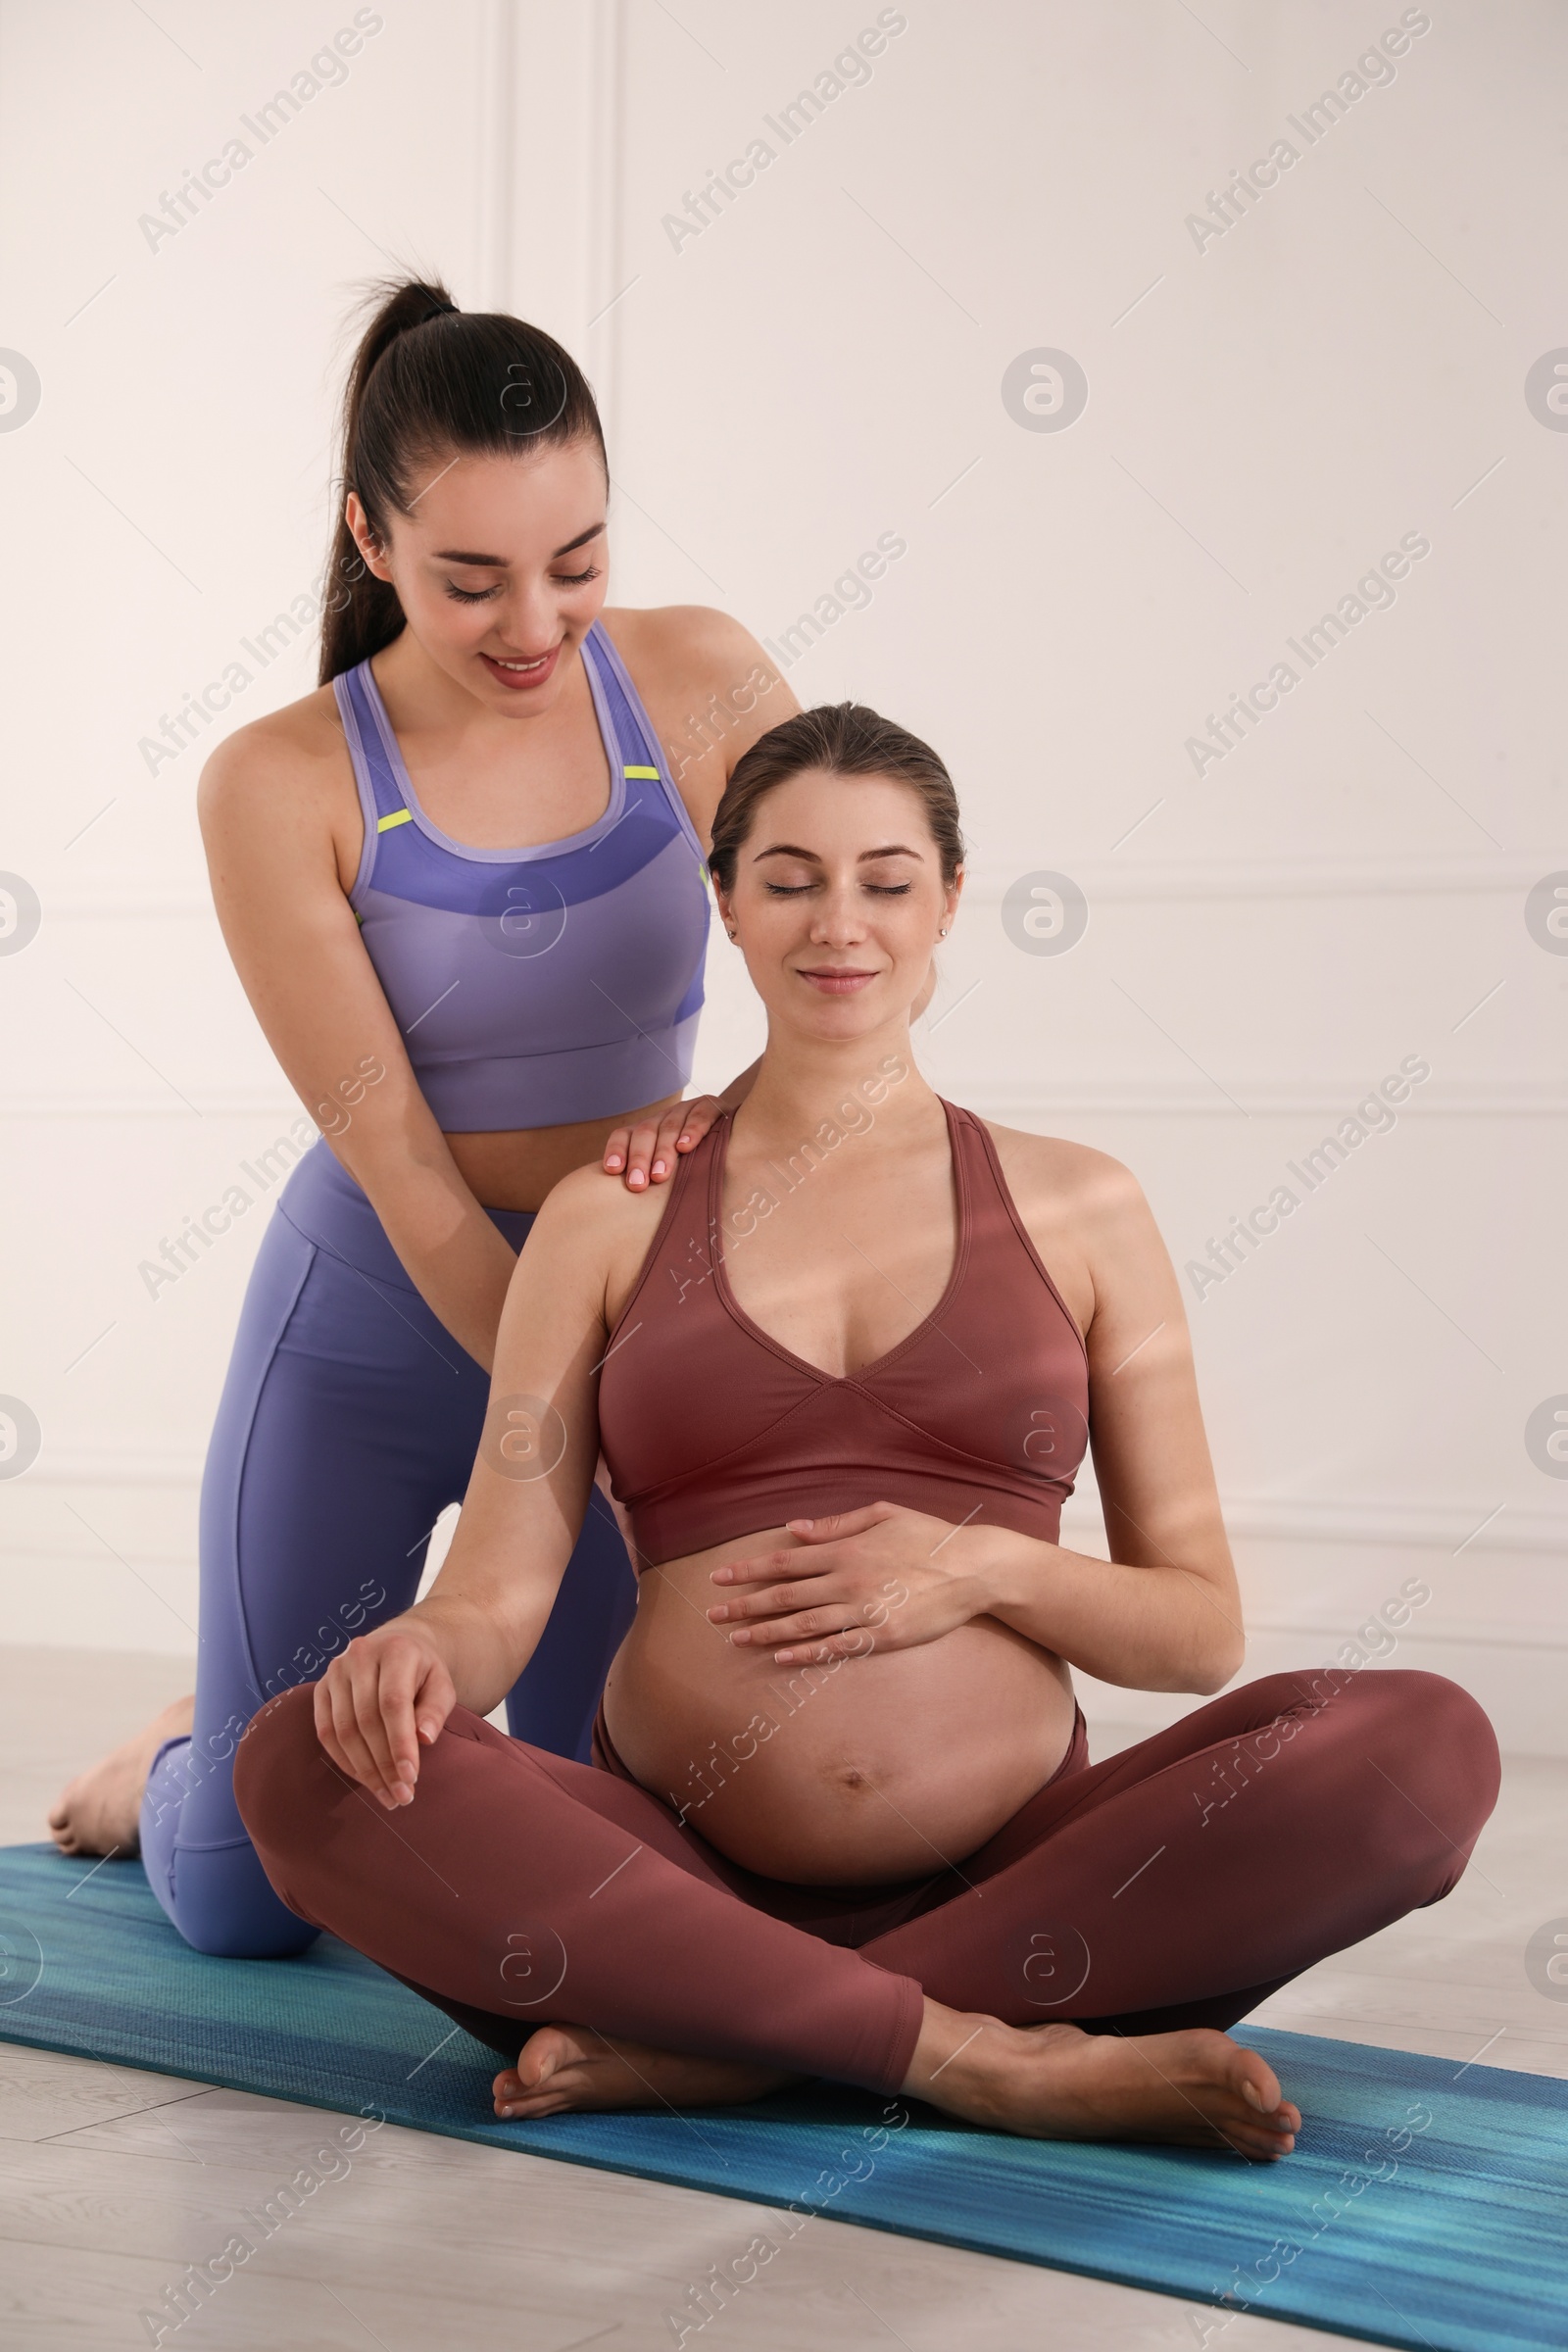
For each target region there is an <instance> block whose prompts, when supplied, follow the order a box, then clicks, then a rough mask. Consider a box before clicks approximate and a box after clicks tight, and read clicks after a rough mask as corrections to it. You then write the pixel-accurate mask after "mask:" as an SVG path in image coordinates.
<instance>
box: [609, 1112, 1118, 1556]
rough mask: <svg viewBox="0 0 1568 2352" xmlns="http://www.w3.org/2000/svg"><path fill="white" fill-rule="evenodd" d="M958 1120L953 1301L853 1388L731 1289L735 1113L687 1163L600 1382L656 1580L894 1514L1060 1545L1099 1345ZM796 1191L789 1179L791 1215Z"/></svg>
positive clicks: (985, 1140)
mask: <svg viewBox="0 0 1568 2352" xmlns="http://www.w3.org/2000/svg"><path fill="white" fill-rule="evenodd" d="M943 1108H944V1110H945V1111H946V1112H947V1116H948V1134H949V1138H950V1141H951V1143H952V1148H953V1170H954V1177H955V1181H956V1191H957V1250H956V1255H955V1258H954V1264H953V1272H952V1274H951V1276H950V1277H949V1280H948V1287H947V1289H946V1290H945V1291H944V1293H943V1295H942V1297H941V1299H939V1300H938V1301H937V1303H936V1305H935V1306H934V1307H933V1308H932V1310H931V1312H930V1314H928V1315H927V1316H926V1317H925V1319H924V1321H923V1322H921V1323H918V1324H917V1325H916V1326H915V1328H914V1330H913V1331H911V1332H910V1333H909V1335H908V1337H907V1339H904V1340H901V1341H900V1342H899V1344H898V1346H897V1347H896V1348H890V1349H889V1350H888V1352H887V1354H886V1355H883V1356H879V1357H878V1358H877V1360H876V1362H875V1363H871V1364H865V1365H862V1366H861V1368H860V1369H859V1370H858V1371H857V1372H851V1373H847V1374H845V1375H844V1376H843V1378H835V1377H834V1376H833V1375H832V1374H830V1373H826V1372H822V1371H819V1370H818V1369H817V1368H816V1367H815V1366H814V1365H812V1364H809V1363H807V1362H806V1361H805V1360H804V1359H803V1358H802V1357H800V1356H798V1355H794V1354H792V1353H791V1351H790V1350H789V1348H785V1347H783V1346H781V1344H780V1343H779V1342H778V1341H777V1340H773V1339H769V1337H768V1335H767V1333H766V1332H765V1331H762V1330H761V1329H760V1327H759V1326H758V1325H757V1324H756V1323H754V1322H753V1321H752V1319H751V1317H750V1316H749V1315H748V1314H747V1313H746V1311H745V1309H744V1308H743V1307H742V1306H741V1305H740V1304H739V1302H738V1300H737V1299H736V1298H735V1295H734V1293H733V1292H732V1291H731V1289H730V1286H729V1280H728V1277H727V1275H726V1273H725V1270H724V1249H723V1248H722V1247H721V1246H720V1244H721V1238H725V1239H727V1247H728V1249H729V1250H738V1249H742V1248H744V1246H745V1242H744V1233H743V1231H742V1229H741V1228H740V1226H739V1224H738V1221H737V1214H738V1212H733V1211H732V1214H731V1219H730V1229H729V1233H728V1235H727V1237H721V1231H720V1220H721V1216H722V1211H723V1181H724V1153H725V1149H726V1145H727V1142H728V1138H729V1129H730V1118H729V1114H728V1113H726V1114H725V1115H724V1116H723V1117H722V1118H720V1119H718V1120H716V1121H715V1122H714V1124H713V1126H712V1127H711V1129H710V1130H709V1132H708V1134H707V1135H706V1136H705V1137H704V1138H703V1141H702V1142H701V1143H700V1144H699V1145H698V1147H697V1149H696V1151H695V1152H689V1153H687V1154H685V1155H684V1156H683V1157H682V1159H681V1161H680V1164H679V1167H678V1169H677V1171H676V1174H675V1177H674V1180H673V1182H672V1184H671V1186H670V1198H669V1203H668V1206H667V1207H666V1208H665V1210H664V1214H663V1218H662V1222H661V1224H660V1228H659V1231H658V1233H657V1234H656V1236H655V1237H654V1244H653V1247H652V1249H651V1250H649V1252H648V1257H647V1260H646V1262H645V1263H644V1266H643V1270H642V1272H641V1274H640V1275H639V1276H638V1279H637V1286H636V1288H635V1290H634V1291H633V1292H632V1295H631V1297H630V1299H628V1300H627V1302H626V1305H625V1308H624V1310H623V1311H622V1313H621V1316H620V1318H619V1321H618V1322H617V1323H616V1325H615V1328H614V1330H613V1333H612V1334H611V1343H610V1349H609V1353H608V1355H607V1357H606V1360H605V1367H604V1371H603V1373H602V1374H601V1376H600V1386H599V1429H600V1443H601V1444H602V1446H603V1447H604V1453H605V1459H606V1461H607V1462H608V1463H609V1465H610V1472H611V1480H612V1485H613V1492H614V1494H615V1496H616V1498H617V1500H619V1501H620V1502H622V1503H623V1504H624V1505H625V1507H626V1509H627V1511H628V1513H629V1514H630V1518H631V1523H632V1530H633V1534H634V1537H635V1539H636V1544H637V1548H638V1553H639V1559H638V1566H639V1568H642V1567H645V1566H648V1565H657V1564H658V1563H659V1562H660V1561H662V1560H670V1559H677V1558H679V1557H681V1556H682V1555H684V1554H685V1553H688V1552H694V1551H702V1550H705V1549H706V1548H707V1547H708V1546H709V1545H710V1544H721V1543H724V1542H726V1541H727V1540H728V1539H729V1538H731V1537H734V1536H745V1535H754V1534H756V1533H757V1532H758V1531H759V1530H760V1529H762V1528H767V1527H780V1526H782V1525H783V1524H784V1523H785V1521H786V1520H789V1519H799V1518H815V1517H818V1516H821V1515H823V1514H825V1513H827V1512H830V1511H850V1510H856V1509H858V1508H859V1507H860V1506H861V1505H862V1504H864V1503H868V1502H879V1501H881V1502H894V1503H903V1504H905V1505H907V1507H908V1508H909V1509H911V1510H917V1511H929V1512H930V1513H931V1514H932V1515H933V1516H934V1517H936V1518H939V1519H946V1520H951V1521H953V1522H954V1523H955V1524H957V1523H958V1522H961V1521H970V1520H974V1521H978V1522H980V1523H981V1524H982V1525H984V1524H986V1523H989V1524H991V1525H993V1526H997V1527H1008V1528H1013V1529H1015V1530H1017V1531H1018V1532H1019V1533H1020V1534H1023V1535H1027V1536H1038V1537H1040V1538H1041V1539H1042V1540H1043V1541H1045V1542H1047V1543H1054V1542H1055V1540H1056V1536H1057V1532H1058V1528H1059V1525H1060V1519H1061V1506H1062V1503H1063V1502H1064V1501H1065V1500H1066V1497H1067V1496H1068V1495H1070V1494H1071V1493H1072V1485H1073V1478H1074V1475H1075V1473H1076V1471H1077V1469H1078V1466H1079V1464H1080V1463H1081V1462H1082V1460H1083V1457H1084V1452H1085V1449H1086V1447H1087V1446H1088V1442H1089V1425H1088V1405H1089V1377H1088V1359H1087V1357H1086V1355H1085V1351H1084V1344H1083V1341H1082V1339H1081V1338H1080V1337H1079V1333H1078V1327H1077V1325H1076V1324H1075V1323H1074V1321H1073V1319H1072V1317H1071V1315H1070V1314H1069V1313H1068V1312H1067V1309H1066V1307H1065V1306H1064V1305H1063V1303H1062V1299H1061V1296H1060V1293H1059V1292H1058V1291H1057V1289H1056V1286H1055V1284H1054V1282H1053V1281H1052V1279H1051V1276H1050V1275H1049V1274H1048V1273H1047V1272H1046V1269H1045V1267H1044V1266H1043V1265H1042V1263H1041V1261H1040V1258H1039V1256H1038V1255H1037V1254H1036V1251H1035V1248H1034V1244H1033V1243H1032V1242H1031V1241H1030V1239H1029V1236H1028V1234H1027V1233H1026V1232H1025V1230H1024V1226H1023V1222H1022V1220H1021V1218H1020V1217H1019V1215H1018V1212H1017V1210H1016V1208H1015V1207H1014V1206H1013V1202H1012V1196H1011V1194H1010V1193H1009V1192H1008V1190H1007V1187H1006V1183H1005V1179H1004V1177H1003V1173H1002V1168H1001V1165H1000V1163H999V1161H998V1159H997V1154H996V1151H995V1148H994V1147H993V1145H992V1142H991V1138H990V1136H989V1135H988V1134H987V1133H986V1130H985V1127H984V1125H983V1124H982V1122H981V1121H980V1120H979V1119H977V1118H976V1117H975V1116H974V1113H973V1112H972V1111H967V1110H959V1109H957V1108H956V1106H955V1105H954V1104H953V1103H943ZM800 1181H801V1182H802V1183H809V1181H810V1177H809V1172H808V1173H807V1174H806V1175H805V1176H803V1177H801V1178H800ZM789 1189H793V1188H792V1187H790V1185H789V1183H788V1179H787V1178H786V1177H784V1176H783V1175H780V1176H779V1181H778V1193H777V1196H776V1198H777V1199H780V1200H782V1199H784V1198H787V1193H788V1190H789ZM754 1200H755V1196H754ZM746 1213H753V1214H754V1215H755V1211H754V1210H753V1209H752V1208H751V1204H749V1207H748V1212H746ZM764 1213H765V1212H764ZM753 1229H755V1228H753Z"/></svg>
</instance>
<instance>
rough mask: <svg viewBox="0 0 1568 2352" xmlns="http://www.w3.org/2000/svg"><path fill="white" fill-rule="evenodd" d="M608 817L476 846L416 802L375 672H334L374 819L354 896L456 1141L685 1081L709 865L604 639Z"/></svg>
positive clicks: (589, 644)
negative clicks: (533, 839) (527, 840)
mask: <svg viewBox="0 0 1568 2352" xmlns="http://www.w3.org/2000/svg"><path fill="white" fill-rule="evenodd" d="M582 658H583V666H584V668H585V669H586V671H587V673H588V684H589V688H590V690H591V692H592V694H593V702H594V710H595V712H596V714H597V716H598V719H599V731H600V734H601V735H602V737H603V739H604V745H605V751H606V754H607V756H608V758H609V760H610V772H611V779H612V782H611V794H610V806H609V808H608V809H606V810H605V812H604V814H603V816H601V817H600V818H599V819H598V820H597V822H596V823H594V824H592V825H589V826H587V827H586V828H585V830H584V831H582V832H581V833H573V834H571V835H569V836H568V837H567V838H566V839H565V840H564V841H548V842H542V843H540V844H538V845H537V846H536V847H534V848H532V849H521V850H480V849H473V848H471V847H469V846H468V845H467V844H466V843H464V842H461V841H454V840H452V838H451V837H450V835H448V834H445V833H443V832H441V831H440V829H439V828H438V827H437V826H435V825H433V824H432V823H431V822H430V819H429V818H428V817H427V816H426V814H425V812H424V810H423V809H421V808H420V806H419V802H418V798H417V794H416V793H415V790H414V786H413V784H412V783H411V782H410V780H409V771H408V769H407V767H406V766H405V765H404V762H403V755H402V753H401V752H400V751H399V749H398V742H397V737H396V736H395V735H394V734H393V732H392V727H391V724H390V721H389V720H388V718H387V714H386V709H385V706H384V705H383V703H382V701H381V697H380V694H379V693H378V691H377V689H376V684H375V680H374V678H373V677H372V675H371V673H370V664H369V662H361V663H360V665H359V667H358V668H357V669H351V670H347V671H345V672H344V674H343V675H342V676H341V677H338V678H334V679H333V681H332V690H333V693H334V694H335V695H336V697H337V706H338V710H339V711H341V713H342V717H343V729H344V733H345V734H346V736H347V737H348V746H349V756H350V758H351V759H352V760H353V762H354V776H355V781H356V783H357V784H358V786H359V792H360V806H361V808H362V809H363V810H364V813H365V849H364V852H363V854H362V856H361V858H360V870H359V873H358V874H357V876H356V877H355V882H354V888H353V890H352V891H351V892H350V894H349V903H350V905H351V906H352V907H353V908H354V911H355V913H356V914H357V915H358V917H359V920H360V924H361V928H362V932H363V935H364V939H365V945H366V950H367V952H368V956H369V958H370V961H371V963H372V964H373V965H374V966H375V972H376V977H377V978H378V979H379V981H380V983H381V986H382V988H383V989H384V990H385V992H386V999H387V1003H388V1004H389V1005H391V1007H392V1011H393V1014H394V1016H395V1018H396V1020H397V1024H398V1027H399V1028H400V1029H401V1030H402V1032H403V1037H404V1042H405V1044H406V1045H407V1047H408V1052H409V1058H410V1060H411V1061H412V1063H413V1065H414V1072H415V1075H416V1077H417V1079H418V1082H419V1087H420V1090H421V1092H422V1093H423V1095H424V1098H425V1100H426V1102H427V1103H429V1105H430V1108H431V1109H432V1110H433V1111H434V1113H435V1115H436V1118H437V1120H438V1121H439V1122H440V1124H441V1126H442V1127H443V1128H444V1129H445V1130H446V1131H447V1132H448V1133H449V1134H472V1133H482V1132H486V1131H494V1130H496V1129H500V1128H520V1127H560V1126H564V1125H566V1124H568V1123H569V1122H571V1121H573V1120H577V1119H597V1118H609V1117H612V1116H613V1114H614V1113H615V1112H617V1111H622V1110H631V1109H634V1108H636V1107H637V1106H638V1105H640V1104H642V1103H655V1102H658V1101H659V1100H660V1099H661V1098H662V1096H665V1095H678V1094H680V1093H681V1092H682V1091H683V1089H684V1088H685V1086H686V1083H687V1080H688V1079H689V1078H690V1076H691V1068H692V1054H693V1049H694V1047H695V1045H696V1040H697V1016H698V1013H699V1012H700V1010H701V1008H702V1003H703V961H704V956H705V955H706V952H707V944H708V913H709V894H708V873H707V862H706V859H705V858H704V854H703V846H702V843H701V841H700V840H699V839H698V836H697V834H696V832H695V831H694V829H693V827H692V822H691V819H690V817H689V816H688V815H687V813H686V810H685V808H684V806H683V805H682V803H681V800H680V798H679V795H678V794H677V793H676V791H675V787H674V785H673V783H672V782H671V781H670V778H669V773H668V770H667V767H666V765H665V762H664V760H663V758H662V754H661V752H660V748H659V739H658V737H657V736H656V734H655V733H654V729H653V725H652V722H651V721H650V719H649V717H648V713H647V711H645V710H644V709H643V705H642V700H641V698H640V696H639V695H638V692H637V689H636V687H635V686H634V685H633V684H632V682H631V679H630V677H629V676H628V674H627V671H626V668H625V664H624V663H623V662H622V661H621V659H620V656H619V655H618V654H617V653H616V651H615V648H614V646H613V644H612V642H611V639H610V636H609V634H608V632H607V631H606V630H605V629H604V628H603V627H602V625H601V624H600V623H599V622H598V621H595V623H594V625H593V627H592V628H591V629H590V630H589V632H588V634H587V636H586V637H585V638H584V640H583V644H582Z"/></svg>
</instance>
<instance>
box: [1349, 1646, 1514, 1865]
mask: <svg viewBox="0 0 1568 2352" xmlns="http://www.w3.org/2000/svg"><path fill="white" fill-rule="evenodd" d="M1355 1688H1356V1691H1357V1693H1358V1694H1359V1696H1360V1699H1361V1705H1362V1709H1363V1718H1362V1723H1361V1727H1360V1728H1361V1730H1362V1732H1363V1733H1364V1735H1365V1738H1366V1752H1367V1755H1368V1757H1369V1759H1370V1760H1371V1762H1372V1763H1373V1764H1375V1765H1380V1766H1381V1767H1382V1769H1383V1772H1384V1774H1385V1775H1386V1776H1387V1779H1388V1781H1389V1782H1390V1783H1392V1784H1394V1786H1392V1787H1390V1788H1389V1789H1388V1790H1387V1794H1388V1797H1389V1802H1390V1805H1391V1807H1393V1808H1396V1809H1398V1810H1401V1811H1402V1813H1403V1814H1404V1815H1405V1816H1406V1821H1405V1824H1404V1826H1406V1827H1408V1822H1409V1819H1410V1818H1413V1816H1411V1813H1410V1808H1411V1806H1412V1805H1419V1806H1421V1807H1422V1808H1423V1809H1424V1810H1425V1811H1426V1812H1427V1813H1428V1814H1430V1815H1431V1817H1432V1820H1433V1822H1434V1824H1435V1825H1436V1827H1437V1829H1438V1830H1439V1832H1440V1833H1441V1834H1442V1843H1443V1850H1444V1853H1445V1855H1446V1857H1447V1858H1449V1859H1451V1858H1452V1856H1453V1848H1454V1846H1455V1845H1458V1846H1461V1847H1463V1848H1464V1850H1465V1852H1466V1853H1468V1851H1469V1848H1470V1847H1471V1845H1472V1844H1473V1843H1474V1842H1475V1839H1476V1838H1477V1837H1478V1836H1479V1835H1480V1832H1481V1830H1482V1828H1483V1827H1484V1825H1485V1823H1486V1821H1487V1819H1488V1817H1489V1815H1490V1814H1491V1812H1492V1809H1493V1807H1494V1806H1495V1803H1496V1801H1497V1790H1498V1788H1499V1786H1500V1785H1501V1778H1502V1764H1501V1759H1500V1757H1499V1755H1498V1753H1497V1737H1496V1734H1495V1731H1494V1730H1493V1728H1492V1722H1491V1718H1490V1717H1489V1716H1488V1715H1487V1713H1486V1710H1485V1709H1484V1708H1483V1707H1482V1706H1481V1705H1480V1703H1479V1701H1478V1700H1476V1699H1474V1698H1472V1697H1471V1695H1470V1693H1469V1691H1466V1690H1464V1689H1462V1688H1461V1686H1460V1685H1459V1684H1458V1683H1455V1682H1450V1681H1449V1679H1448V1677H1447V1676H1446V1675H1444V1674H1428V1673H1426V1672H1425V1671H1423V1670H1421V1669H1419V1668H1415V1667H1397V1668H1394V1667H1391V1668H1386V1669H1384V1670H1382V1671H1380V1672H1379V1673H1376V1674H1360V1675H1357V1677H1356V1683H1355ZM1450 1840H1451V1841H1452V1842H1451V1843H1450V1842H1449V1841H1450Z"/></svg>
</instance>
